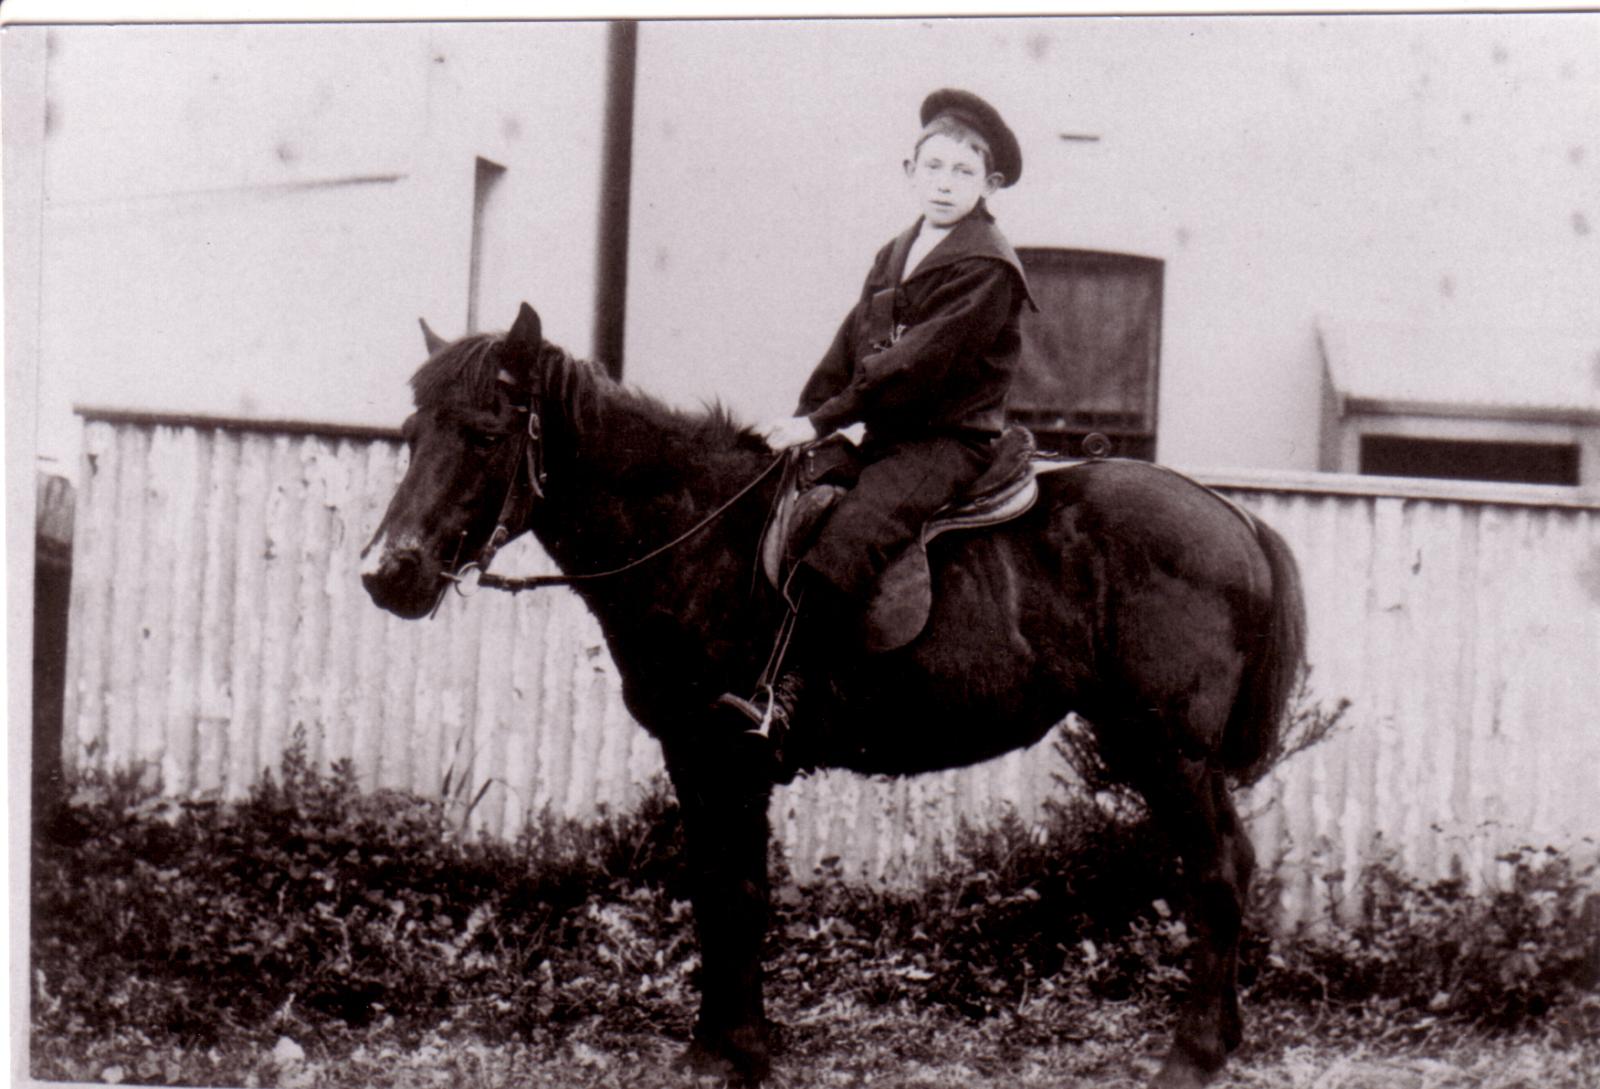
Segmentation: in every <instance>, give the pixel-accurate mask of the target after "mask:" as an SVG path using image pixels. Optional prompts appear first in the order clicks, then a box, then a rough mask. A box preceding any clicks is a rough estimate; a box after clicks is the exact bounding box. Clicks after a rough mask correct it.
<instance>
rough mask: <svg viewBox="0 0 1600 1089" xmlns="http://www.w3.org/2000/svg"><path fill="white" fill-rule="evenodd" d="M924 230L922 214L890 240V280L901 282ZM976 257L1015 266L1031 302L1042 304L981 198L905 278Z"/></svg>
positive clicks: (1017, 258)
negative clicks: (913, 249) (916, 243)
mask: <svg viewBox="0 0 1600 1089" xmlns="http://www.w3.org/2000/svg"><path fill="white" fill-rule="evenodd" d="M921 230H922V217H920V216H919V217H918V218H917V221H916V222H915V223H913V224H912V225H911V226H910V227H908V228H906V229H905V230H904V231H902V232H901V233H900V235H899V236H898V237H897V238H896V239H895V240H894V242H893V243H892V244H891V249H890V251H889V268H888V273H889V282H890V283H891V284H898V283H901V282H902V276H901V273H902V272H903V271H904V269H905V267H906V258H907V257H908V256H909V255H910V253H911V244H912V243H913V242H915V241H916V239H917V234H918V232H920V231H921ZM973 257H984V258H988V259H989V260H992V261H1000V262H1002V263H1004V264H1007V265H1010V266H1011V267H1012V268H1013V269H1015V270H1016V273H1017V280H1018V282H1019V283H1021V284H1022V293H1023V297H1024V298H1026V299H1027V300H1028V305H1029V306H1031V307H1033V308H1034V309H1035V310H1038V309H1039V304H1038V303H1037V302H1035V301H1034V298H1033V291H1032V290H1031V289H1030V288H1029V287H1028V274H1027V273H1026V272H1025V271H1024V270H1023V268H1022V260H1021V259H1020V258H1019V257H1018V256H1017V251H1016V250H1014V249H1012V248H1011V243H1010V242H1009V241H1008V240H1007V239H1006V236H1005V235H1003V234H1001V233H1000V229H999V228H998V227H996V226H995V225H994V217H993V216H991V215H990V214H989V210H988V209H987V208H986V207H984V205H983V203H982V202H981V201H980V202H979V204H978V206H977V207H976V208H974V209H973V210H972V211H971V212H970V213H969V214H968V215H967V217H966V218H965V219H963V220H961V222H959V223H957V224H956V225H955V226H954V227H952V228H951V229H950V233H949V234H947V235H945V236H944V237H943V238H942V239H940V240H939V242H938V244H936V245H935V246H934V247H933V249H931V250H929V251H928V255H927V256H926V257H924V258H923V259H922V263H921V264H920V265H918V266H917V267H916V268H915V269H913V270H912V272H911V275H909V276H906V277H904V282H906V283H909V282H911V281H912V280H915V279H917V278H918V277H920V276H923V275H925V274H926V273H929V272H933V271H935V270H937V269H941V268H944V267H945V266H946V265H953V264H955V263H956V262H957V261H965V260H967V259H969V258H973Z"/></svg>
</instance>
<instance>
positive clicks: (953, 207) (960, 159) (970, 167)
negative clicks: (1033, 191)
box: [905, 132, 1000, 227]
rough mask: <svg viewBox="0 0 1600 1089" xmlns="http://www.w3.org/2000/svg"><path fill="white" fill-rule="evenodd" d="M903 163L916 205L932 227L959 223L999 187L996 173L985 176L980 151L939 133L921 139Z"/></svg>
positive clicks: (998, 176)
mask: <svg viewBox="0 0 1600 1089" xmlns="http://www.w3.org/2000/svg"><path fill="white" fill-rule="evenodd" d="M905 166H906V179H907V180H908V181H909V182H910V183H911V189H912V192H913V193H915V194H916V198H917V206H918V208H919V209H920V210H921V211H922V214H923V215H924V216H925V217H927V220H928V222H929V223H931V224H933V225H934V226H935V227H949V226H951V225H952V224H954V223H957V222H959V221H960V220H961V219H962V218H963V217H965V216H966V214H967V213H968V212H970V211H972V209H973V208H975V207H977V204H978V200H979V199H980V198H982V197H986V196H988V195H989V194H991V193H993V192H994V191H995V190H996V189H998V188H999V187H1000V175H999V174H990V175H988V176H985V175H984V172H983V156H982V155H981V154H979V153H978V152H977V151H976V150H975V149H973V148H972V147H970V146H968V145H967V144H965V143H963V142H962V141H960V140H956V139H954V138H952V137H950V136H946V135H945V134H944V133H942V132H941V133H935V134H934V135H932V136H930V137H928V138H927V139H926V140H924V141H923V142H922V146H921V147H920V148H918V149H917V155H916V158H915V159H908V160H906V164H905Z"/></svg>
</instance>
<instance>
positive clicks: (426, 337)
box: [417, 318, 450, 355]
mask: <svg viewBox="0 0 1600 1089" xmlns="http://www.w3.org/2000/svg"><path fill="white" fill-rule="evenodd" d="M417 324H418V325H420V326H422V342H423V343H424V344H426V345H427V346H428V354H429V355H436V354H437V353H438V351H439V349H440V348H443V347H444V346H445V345H446V344H448V343H450V342H449V341H447V340H445V339H444V337H442V336H440V335H439V334H438V333H435V332H434V331H433V330H432V329H429V328H428V319H427V318H418V319H417Z"/></svg>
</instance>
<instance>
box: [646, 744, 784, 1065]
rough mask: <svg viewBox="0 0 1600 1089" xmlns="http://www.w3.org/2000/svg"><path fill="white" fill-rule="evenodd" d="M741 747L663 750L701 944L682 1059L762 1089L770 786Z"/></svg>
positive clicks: (752, 750)
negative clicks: (693, 1011)
mask: <svg viewBox="0 0 1600 1089" xmlns="http://www.w3.org/2000/svg"><path fill="white" fill-rule="evenodd" d="M742 740H743V739H740V738H728V737H721V738H717V739H715V744H716V747H715V748H712V747H711V746H710V744H709V743H707V742H701V743H690V744H687V745H674V744H669V745H666V746H664V749H665V754H666V758H667V771H668V774H669V775H670V776H671V777H672V784H673V788H674V790H675V791H676V792H677V795H678V805H679V808H680V809H681V811H682V813H683V823H684V835H685V839H686V847H687V851H688V862H689V871H690V873H689V880H690V884H689V888H690V893H689V895H690V899H691V900H692V901H693V904H694V921H695V931H696V933H697V935H698V937H699V939H700V1015H699V1016H698V1017H697V1018H696V1019H695V1026H694V1039H693V1041H692V1042H691V1043H690V1045H689V1050H688V1052H687V1053H686V1054H685V1056H684V1060H685V1062H686V1063H687V1064H688V1065H690V1066H691V1067H694V1068H696V1069H697V1070H699V1071H701V1072H705V1073H713V1074H718V1075H721V1076H723V1077H725V1078H727V1079H728V1080H729V1082H730V1083H731V1084H734V1085H759V1084H760V1083H761V1081H762V1080H763V1079H764V1078H765V1077H766V1076H767V1074H768V1071H769V1069H770V1066H771V1058H770V1046H769V1039H768V1028H769V1026H768V1023H767V1019H766V1012H765V1008H764V1002H763V996H762V969H761V943H762V941H763V939H764V938H765V936H766V928H767V912H768V899H767V896H768V880H767V841H768V835H769V829H768V824H767V802H768V799H769V798H770V796H771V792H772V785H771V780H770V779H769V778H768V777H767V769H766V767H765V764H764V763H762V759H763V755H764V754H763V753H762V750H761V749H759V748H758V747H756V746H754V745H749V746H746V745H742V744H741V743H740V742H741V741H742Z"/></svg>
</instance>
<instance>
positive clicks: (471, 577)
mask: <svg viewBox="0 0 1600 1089" xmlns="http://www.w3.org/2000/svg"><path fill="white" fill-rule="evenodd" d="M539 372H540V373H539V378H540V386H541V388H540V390H539V391H537V392H535V393H534V394H533V396H532V397H530V398H529V401H528V404H527V405H526V406H523V405H513V406H512V407H513V410H514V411H516V412H525V413H527V416H528V422H527V424H526V426H524V427H522V428H519V429H518V432H517V442H518V446H519V449H518V451H517V456H516V459H515V460H514V461H512V463H511V465H512V468H511V479H510V480H509V481H507V483H506V494H505V498H504V499H503V500H502V501H501V503H500V513H499V514H498V515H496V516H495V526H494V530H493V531H492V532H491V533H490V534H489V539H488V540H487V541H485V542H484V545H483V547H482V548H481V549H479V550H478V554H477V555H476V556H474V557H473V558H472V559H471V560H469V561H467V562H466V563H465V564H460V553H461V546H462V545H464V544H465V542H466V536H467V531H466V530H462V532H461V541H460V542H459V543H458V544H457V547H456V555H455V557H454V558H452V560H451V563H450V568H449V569H448V570H445V571H441V572H440V573H439V577H440V578H441V579H442V580H446V581H448V582H451V583H453V584H454V585H455V589H456V593H458V594H460V595H461V596H463V597H470V596H471V595H472V594H473V593H475V592H476V591H477V588H478V587H480V586H487V587H489V588H490V589H492V590H504V591H506V592H507V593H512V594H517V593H521V592H522V591H523V590H538V589H542V588H543V587H546V586H571V585H573V584H574V583H584V582H595V581H599V580H601V579H608V578H613V577H615V576H617V575H622V574H626V573H627V572H629V571H632V570H634V569H635V568H637V567H641V566H643V565H644V564H646V563H649V562H650V561H651V560H653V559H656V558H657V557H658V556H662V555H664V554H666V553H667V552H670V551H672V550H673V549H674V548H677V547H678V546H679V545H681V544H683V542H685V541H687V540H688V539H689V538H691V537H693V536H694V535H695V534H697V533H699V532H700V531H701V530H703V529H705V528H706V527H707V526H709V525H711V523H713V522H715V521H716V520H717V519H718V518H720V517H722V515H723V514H725V513H727V511H728V509H729V508H730V507H732V506H733V505H734V504H735V503H737V502H738V501H739V500H741V499H743V498H744V497H745V496H746V495H749V494H750V492H752V491H753V490H755V488H756V486H757V485H759V484H760V483H761V482H762V481H763V480H765V479H766V478H767V477H768V476H770V475H772V471H773V470H774V469H776V468H777V467H778V466H779V465H781V464H783V462H784V460H785V458H786V457H787V456H788V455H789V453H790V451H787V450H785V451H780V452H779V453H778V454H777V455H776V456H774V457H773V459H772V461H771V462H769V463H768V464H767V466H766V467H765V468H764V469H762V470H761V472H759V473H757V474H756V475H755V477H754V478H752V479H751V480H750V481H749V482H748V483H746V484H745V485H744V486H743V487H742V488H740V489H739V490H738V491H737V492H735V493H734V494H733V495H732V496H731V497H730V498H729V499H727V500H725V501H724V502H723V503H722V504H721V505H719V506H718V507H717V508H716V509H715V510H713V511H712V512H711V513H710V514H708V515H706V516H705V517H704V518H702V519H700V521H698V522H696V523H695V524H694V525H692V526H690V527H689V528H688V529H687V530H685V531H684V532H682V533H680V534H678V535H677V536H676V537H674V538H672V539H671V540H670V541H667V542H666V543H664V544H661V545H658V546H656V547H655V548H652V549H651V550H650V551H648V552H646V553H645V554H644V555H642V556H639V557H636V558H635V559H632V560H629V561H628V562H627V563H625V564H622V565H621V566H619V567H613V568H610V569H609V570H605V571H591V572H587V573H583V574H576V575H530V576H526V577H522V578H507V577H505V576H503V575H495V574H491V573H490V571H489V564H490V563H492V562H493V561H494V557H495V554H496V553H498V552H499V551H500V549H501V548H503V547H504V546H505V544H506V542H507V541H509V540H510V539H511V527H512V525H513V524H514V522H513V515H514V514H515V512H516V509H517V498H518V491H519V485H520V484H521V482H522V480H523V477H524V471H523V470H524V466H526V478H527V492H528V496H529V501H530V502H529V505H530V507H531V505H532V503H535V502H538V501H539V500H541V499H543V498H544V497H545V494H544V485H545V482H546V480H547V479H548V473H547V471H546V469H545V463H544V422H543V419H542V417H541V415H540V407H541V405H542V403H543V400H544V390H543V388H542V387H543V384H544V368H543V367H540V368H539ZM526 518H527V515H526V514H524V515H523V519H524V520H525V519H526ZM458 564H459V566H458ZM443 600H444V595H443V594H441V595H440V597H439V600H438V601H436V602H434V606H433V608H434V612H435V613H437V612H438V609H439V605H440V603H441V602H442V601H443Z"/></svg>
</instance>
